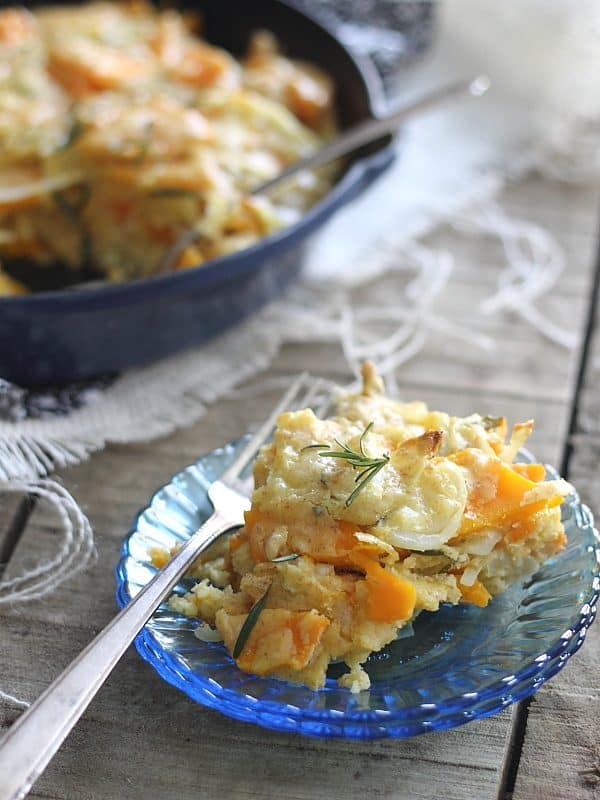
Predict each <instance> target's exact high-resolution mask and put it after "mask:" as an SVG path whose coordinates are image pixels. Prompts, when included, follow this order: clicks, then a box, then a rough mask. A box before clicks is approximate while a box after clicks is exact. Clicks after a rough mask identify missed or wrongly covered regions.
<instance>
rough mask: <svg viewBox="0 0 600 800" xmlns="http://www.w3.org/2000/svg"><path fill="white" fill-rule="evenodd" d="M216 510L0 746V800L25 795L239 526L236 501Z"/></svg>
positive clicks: (10, 799) (51, 687) (241, 517)
mask: <svg viewBox="0 0 600 800" xmlns="http://www.w3.org/2000/svg"><path fill="white" fill-rule="evenodd" d="M236 499H237V503H236V502H232V503H230V504H228V508H226V509H224V510H221V511H215V512H214V513H213V515H212V516H211V517H210V518H209V519H208V520H207V521H206V522H205V523H204V525H202V527H201V528H200V529H199V530H198V531H197V532H196V534H195V535H194V536H192V537H191V539H189V540H188V541H187V542H186V544H185V545H184V546H183V547H182V548H181V550H179V552H178V553H177V554H176V555H175V556H174V557H173V558H172V559H171V560H170V561H169V563H168V564H167V565H166V566H165V567H163V569H161V570H160V571H159V572H158V573H157V574H156V575H155V576H154V578H153V579H152V580H151V581H150V582H149V583H148V584H147V585H146V586H145V587H144V588H143V589H142V590H141V591H140V592H139V593H138V594H137V595H136V597H135V598H134V599H133V600H131V602H129V603H128V605H126V606H125V608H123V610H122V611H121V612H120V613H119V614H117V616H116V617H115V618H114V619H113V620H112V622H110V623H109V624H108V625H107V626H106V628H104V630H103V631H101V633H99V634H98V636H96V638H95V639H93V640H92V641H91V642H90V644H89V645H88V646H87V647H86V648H85V650H83V651H82V652H81V653H80V654H79V655H78V656H77V658H76V659H75V660H74V661H73V662H72V663H71V664H70V665H69V666H68V667H67V668H66V670H65V671H64V672H63V673H61V674H60V675H59V676H58V678H56V680H55V681H54V682H53V683H52V684H51V685H50V686H49V687H48V688H47V689H46V691H45V692H44V693H43V694H42V695H41V696H40V697H39V698H38V699H37V700H36V701H35V703H34V704H33V705H32V706H30V708H28V709H27V711H25V713H24V714H22V715H21V716H20V717H19V719H18V720H17V721H16V722H15V723H14V725H13V726H12V727H11V728H10V729H9V731H8V733H7V734H6V735H5V737H4V739H3V740H2V741H0V800H21V798H23V797H25V795H26V794H27V793H28V792H29V790H30V789H31V787H32V786H33V784H34V782H35V781H36V780H37V779H38V778H39V776H40V775H41V773H42V772H43V770H44V769H45V768H46V766H47V765H48V762H49V761H50V759H51V758H52V756H53V755H54V754H55V753H56V751H57V750H58V748H59V747H60V746H61V744H62V743H63V741H64V740H65V739H66V737H67V736H68V734H69V732H70V731H71V729H72V728H73V726H74V725H75V723H76V722H77V720H78V719H79V717H80V716H81V715H82V714H83V712H84V711H85V709H86V708H87V707H88V705H89V703H90V702H91V700H92V698H93V697H94V696H95V694H96V692H97V691H98V689H99V688H100V687H101V686H102V684H103V683H104V681H105V680H106V679H107V678H108V676H109V675H110V673H111V672H112V670H113V668H114V667H115V665H116V664H117V662H118V661H119V659H120V658H121V656H122V655H123V653H124V652H125V650H126V649H127V648H128V647H129V645H130V644H131V643H132V641H133V640H134V639H135V637H136V635H137V634H138V633H139V631H140V630H141V629H142V627H143V626H144V625H145V623H146V622H147V621H148V619H149V618H150V617H151V615H152V613H153V612H154V611H155V610H156V608H158V606H159V605H160V604H161V602H162V601H163V600H164V599H165V598H166V597H167V595H168V594H169V593H170V592H171V590H172V589H173V587H174V586H175V584H176V583H177V582H178V580H179V579H180V578H181V577H182V575H184V573H185V572H186V570H187V569H188V567H189V566H190V565H191V564H192V563H193V561H194V560H195V559H196V558H197V556H198V555H199V554H200V553H201V552H202V551H203V550H205V549H206V548H207V547H208V546H209V545H211V544H212V543H213V542H214V541H215V539H216V538H217V537H218V536H220V535H221V534H222V533H225V531H228V530H230V529H231V528H233V527H237V526H239V525H242V524H243V522H244V519H243V513H242V512H243V509H242V508H241V507H240V503H239V499H238V498H234V500H236Z"/></svg>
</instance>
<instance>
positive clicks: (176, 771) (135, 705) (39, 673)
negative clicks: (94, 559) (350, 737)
mask: <svg viewBox="0 0 600 800" xmlns="http://www.w3.org/2000/svg"><path fill="white" fill-rule="evenodd" d="M85 616H86V615H85V613H83V612H81V613H80V612H79V611H78V612H77V620H75V621H72V624H70V625H69V626H68V627H65V626H63V625H54V624H48V623H38V622H33V621H30V620H29V621H27V622H26V623H25V624H24V623H23V621H22V620H18V619H14V618H8V619H6V618H4V619H2V620H1V624H2V626H3V630H4V631H5V634H4V635H5V637H6V642H7V644H8V648H7V649H5V648H3V649H2V651H0V673H1V674H3V675H4V674H6V672H7V670H9V669H11V665H12V659H11V658H10V654H11V653H14V651H15V650H19V651H20V652H21V654H22V656H23V661H22V664H23V665H26V664H27V665H30V667H29V669H27V676H26V681H27V694H28V696H30V697H33V696H35V695H36V694H38V693H39V692H40V691H41V690H42V689H43V687H44V686H45V685H46V684H47V683H48V682H49V681H50V679H51V677H52V676H53V674H56V673H57V672H58V671H59V669H60V668H61V667H63V666H64V665H66V663H68V661H69V660H70V659H71V658H72V657H73V656H74V655H75V654H76V653H77V652H79V650H80V649H81V648H82V647H83V646H84V645H85V644H86V642H87V641H88V639H89V638H90V635H91V631H90V630H89V628H88V626H87V619H86V620H85V623H86V624H85V625H82V624H81V621H82V620H83V619H85ZM78 623H79V624H78ZM31 665H34V669H31ZM13 668H14V667H13ZM23 677H24V678H25V675H24V676H23ZM12 716H14V714H11V715H10V716H8V715H7V718H5V724H6V723H8V722H9V721H10V719H11V718H12ZM509 716H510V712H505V713H504V714H503V715H500V716H499V717H495V718H492V719H490V720H485V721H482V722H479V723H476V724H474V725H468V726H463V727H462V728H458V729H456V730H454V731H451V732H443V733H440V734H433V735H428V736H427V737H419V738H417V739H414V740H407V741H392V740H380V741H377V742H356V743H351V742H344V741H326V740H317V739H303V738H301V737H297V736H293V735H284V734H279V733H275V732H270V731H266V730H263V729H261V728H258V727H255V726H253V725H247V724H242V723H238V722H236V721H234V720H230V719H228V718H227V717H224V716H222V715H220V714H218V713H216V712H212V711H209V710H207V709H204V708H202V707H200V706H196V705H194V704H193V703H191V702H190V701H189V700H188V699H187V698H185V697H184V696H183V695H182V694H180V693H179V692H177V691H176V690H175V689H172V688H171V687H169V686H166V685H165V684H164V683H163V682H162V681H161V680H160V679H159V678H158V676H157V675H156V674H155V673H154V671H153V670H151V669H150V668H149V667H148V666H147V665H145V664H143V663H142V662H141V661H140V659H139V658H138V656H137V654H136V653H135V652H133V651H130V652H128V654H127V655H126V656H125V658H124V659H123V661H122V662H121V663H120V664H119V666H118V667H117V670H116V671H115V673H114V674H113V676H112V677H111V679H110V680H109V681H108V682H107V684H106V685H105V686H104V687H103V689H102V690H101V692H100V694H99V695H98V697H97V698H96V699H95V701H94V702H93V704H92V705H91V707H90V709H89V711H88V713H87V714H86V715H85V718H84V720H83V721H82V722H81V724H80V725H78V726H77V728H76V730H75V731H74V733H73V735H72V736H71V737H70V738H69V740H68V741H67V743H66V745H65V747H64V748H63V749H62V751H61V752H60V753H59V755H58V756H57V758H56V760H55V762H54V763H53V764H52V765H51V767H50V768H49V769H48V771H47V772H46V774H45V775H44V776H43V778H42V779H41V780H40V782H39V784H38V790H39V792H40V794H41V796H46V795H48V796H51V797H68V798H77V800H80V799H81V798H86V797H93V798H98V800H104V798H106V800H109V798H114V797H115V796H126V797H127V798H128V800H137V798H140V800H141V799H142V798H147V797H148V796H151V797H161V798H166V797H178V798H183V800H187V799H188V798H189V799H190V800H192V798H198V797H202V798H211V799H212V798H214V797H231V798H240V800H241V799H242V798H243V799H244V800H246V798H276V797H279V796H281V795H282V794H283V795H284V796H286V797H290V798H298V800H312V798H315V797H347V798H351V799H352V798H355V799H356V800H359V798H361V797H362V796H363V795H364V792H365V791H369V793H370V794H372V795H373V796H374V797H389V798H404V797H411V798H412V797H414V798H417V800H419V799H420V798H430V797H436V796H437V797H448V798H456V799H457V800H459V799H460V800H463V798H464V794H463V791H464V790H465V789H466V790H467V791H469V793H470V796H472V797H477V798H484V797H493V792H491V791H490V786H491V785H492V786H493V783H494V780H495V777H496V776H495V770H494V767H493V766H491V765H493V764H494V763H495V760H496V754H497V752H498V750H499V749H501V748H502V747H503V745H504V737H505V734H506V728H507V722H508V718H509ZM449 772H453V773H457V774H459V775H460V783H459V784H458V783H457V785H456V786H455V787H454V788H452V787H448V786H446V783H447V779H448V773H449ZM126 776H129V777H130V778H131V779H132V782H131V783H130V784H129V783H128V784H123V783H122V782H123V780H124V779H125V778H126ZM117 787H120V791H121V792H122V793H123V794H118V795H116V794H115V791H116V788H117ZM459 787H460V788H459ZM33 796H38V795H37V794H35V793H34V795H33Z"/></svg>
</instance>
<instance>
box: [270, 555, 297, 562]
mask: <svg viewBox="0 0 600 800" xmlns="http://www.w3.org/2000/svg"><path fill="white" fill-rule="evenodd" d="M297 558H300V553H288V554H287V555H286V556H277V558H272V559H271V564H283V563H284V562H285V561H295V560H296V559H297Z"/></svg>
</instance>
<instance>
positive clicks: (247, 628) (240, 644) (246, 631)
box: [233, 586, 271, 659]
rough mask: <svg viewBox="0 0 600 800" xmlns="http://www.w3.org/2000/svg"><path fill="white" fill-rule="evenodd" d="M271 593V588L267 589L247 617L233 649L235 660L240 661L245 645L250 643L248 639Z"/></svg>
mask: <svg viewBox="0 0 600 800" xmlns="http://www.w3.org/2000/svg"><path fill="white" fill-rule="evenodd" d="M270 591H271V587H270V586H269V588H268V589H267V591H266V592H265V593H264V594H263V596H262V597H261V598H260V600H257V601H256V603H255V604H254V605H253V606H252V608H251V609H250V612H249V614H248V616H247V617H246V621H245V622H244V624H243V625H242V627H241V629H240V632H239V634H238V637H237V640H236V643H235V647H234V648H233V657H234V659H238V658H239V657H240V656H241V654H242V650H243V649H244V645H245V644H246V642H247V641H248V637H249V636H250V634H251V633H252V630H253V629H254V626H255V625H256V623H257V621H258V618H259V616H260V612H261V611H262V610H263V606H264V604H265V602H266V600H267V596H268V594H269V592H270Z"/></svg>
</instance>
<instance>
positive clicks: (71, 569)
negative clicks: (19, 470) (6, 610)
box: [0, 479, 96, 606]
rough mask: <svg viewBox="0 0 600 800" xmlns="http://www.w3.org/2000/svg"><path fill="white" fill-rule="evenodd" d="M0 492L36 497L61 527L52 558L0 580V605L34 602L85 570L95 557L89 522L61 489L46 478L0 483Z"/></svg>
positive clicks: (54, 482)
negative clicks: (51, 512) (49, 510)
mask: <svg viewBox="0 0 600 800" xmlns="http://www.w3.org/2000/svg"><path fill="white" fill-rule="evenodd" d="M0 491H2V492H18V493H20V494H24V495H28V496H30V497H35V498H39V501H40V502H43V503H46V504H47V505H49V506H51V507H52V509H53V510H54V512H55V513H56V516H57V518H58V521H59V523H60V527H61V539H60V542H59V545H58V547H57V550H56V552H55V553H54V554H53V555H51V556H49V557H48V558H47V559H45V560H44V561H42V562H40V563H39V564H37V565H36V566H35V567H32V568H30V569H26V570H25V571H24V572H22V573H21V574H20V575H16V576H15V577H11V578H5V579H3V580H0V606H3V605H13V604H15V603H23V602H25V601H29V600H38V599H39V598H41V597H44V596H45V595H47V594H49V593H50V592H52V591H53V590H54V589H55V588H56V587H57V586H59V585H60V584H61V583H63V582H64V581H65V580H66V579H67V578H68V577H72V576H73V575H76V574H77V573H78V572H81V570H83V569H85V568H86V567H87V565H88V564H89V563H90V561H91V560H92V559H93V558H94V556H95V554H96V551H95V547H94V535H93V533H92V528H91V526H90V523H89V520H88V519H87V517H86V516H85V514H84V513H83V512H82V511H81V509H80V508H79V506H78V505H77V503H76V502H75V500H74V499H73V497H72V496H71V495H70V494H69V492H67V490H66V489H65V488H64V486H62V485H61V484H60V483H58V482H57V481H52V480H48V479H41V480H39V481H11V482H10V483H5V482H3V483H0Z"/></svg>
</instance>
